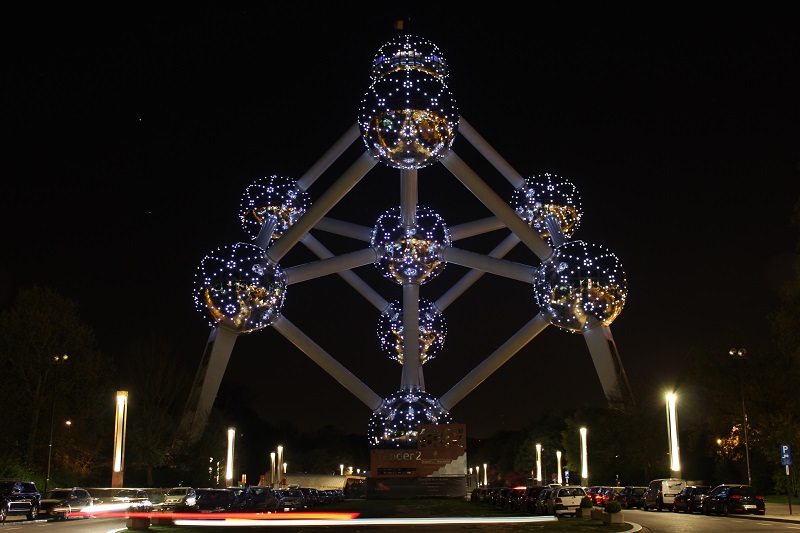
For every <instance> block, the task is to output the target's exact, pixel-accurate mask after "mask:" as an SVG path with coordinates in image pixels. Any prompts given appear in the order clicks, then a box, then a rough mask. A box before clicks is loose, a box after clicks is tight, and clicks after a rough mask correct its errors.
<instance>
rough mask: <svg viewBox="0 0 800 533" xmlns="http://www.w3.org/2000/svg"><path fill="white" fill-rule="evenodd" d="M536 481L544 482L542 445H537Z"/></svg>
mask: <svg viewBox="0 0 800 533" xmlns="http://www.w3.org/2000/svg"><path fill="white" fill-rule="evenodd" d="M536 481H538V482H539V484H540V485H541V484H542V445H541V444H537V445H536Z"/></svg>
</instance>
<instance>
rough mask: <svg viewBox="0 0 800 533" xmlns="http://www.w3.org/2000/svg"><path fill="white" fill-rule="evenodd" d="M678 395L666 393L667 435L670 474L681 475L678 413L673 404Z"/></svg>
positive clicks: (677, 476)
mask: <svg viewBox="0 0 800 533" xmlns="http://www.w3.org/2000/svg"><path fill="white" fill-rule="evenodd" d="M677 399H678V397H677V396H676V395H675V393H673V392H670V393H668V394H667V437H668V438H669V468H670V470H671V471H672V476H673V477H676V478H680V477H681V458H680V450H679V447H678V413H677V408H676V406H675V404H676V402H677Z"/></svg>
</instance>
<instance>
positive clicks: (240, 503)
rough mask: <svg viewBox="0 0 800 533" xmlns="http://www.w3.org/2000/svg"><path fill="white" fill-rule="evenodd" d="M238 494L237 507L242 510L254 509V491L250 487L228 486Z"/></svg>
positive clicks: (235, 494)
mask: <svg viewBox="0 0 800 533" xmlns="http://www.w3.org/2000/svg"><path fill="white" fill-rule="evenodd" d="M226 490H229V491H231V492H232V493H233V494H234V496H236V507H237V508H238V509H239V510H240V511H252V510H253V507H254V506H255V501H254V498H253V491H252V490H251V489H250V487H226Z"/></svg>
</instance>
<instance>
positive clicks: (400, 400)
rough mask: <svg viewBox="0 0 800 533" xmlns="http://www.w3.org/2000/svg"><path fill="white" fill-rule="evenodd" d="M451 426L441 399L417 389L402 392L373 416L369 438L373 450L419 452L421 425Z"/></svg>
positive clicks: (387, 399) (368, 432)
mask: <svg viewBox="0 0 800 533" xmlns="http://www.w3.org/2000/svg"><path fill="white" fill-rule="evenodd" d="M450 422H451V419H450V413H448V412H447V411H446V410H445V409H444V408H443V407H442V406H441V405H440V404H439V400H438V399H436V398H434V397H433V396H431V395H430V394H428V393H427V392H425V391H423V390H419V389H416V388H414V389H406V390H400V391H397V392H395V393H394V394H392V395H391V396H389V397H388V398H386V399H384V400H383V403H382V404H381V406H380V407H379V408H378V409H376V410H375V411H374V412H373V413H372V416H371V417H370V420H369V428H368V430H367V438H368V440H369V444H370V446H372V447H373V448H416V447H417V442H418V437H419V435H418V427H419V425H420V424H448V423H450Z"/></svg>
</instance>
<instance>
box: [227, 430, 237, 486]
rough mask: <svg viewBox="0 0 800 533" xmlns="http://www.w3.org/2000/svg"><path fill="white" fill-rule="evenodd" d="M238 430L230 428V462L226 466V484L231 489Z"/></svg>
mask: <svg viewBox="0 0 800 533" xmlns="http://www.w3.org/2000/svg"><path fill="white" fill-rule="evenodd" d="M235 435H236V430H235V429H233V428H228V462H227V463H226V465H225V484H226V485H227V486H228V487H230V486H231V485H232V483H233V438H234V436H235Z"/></svg>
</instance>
